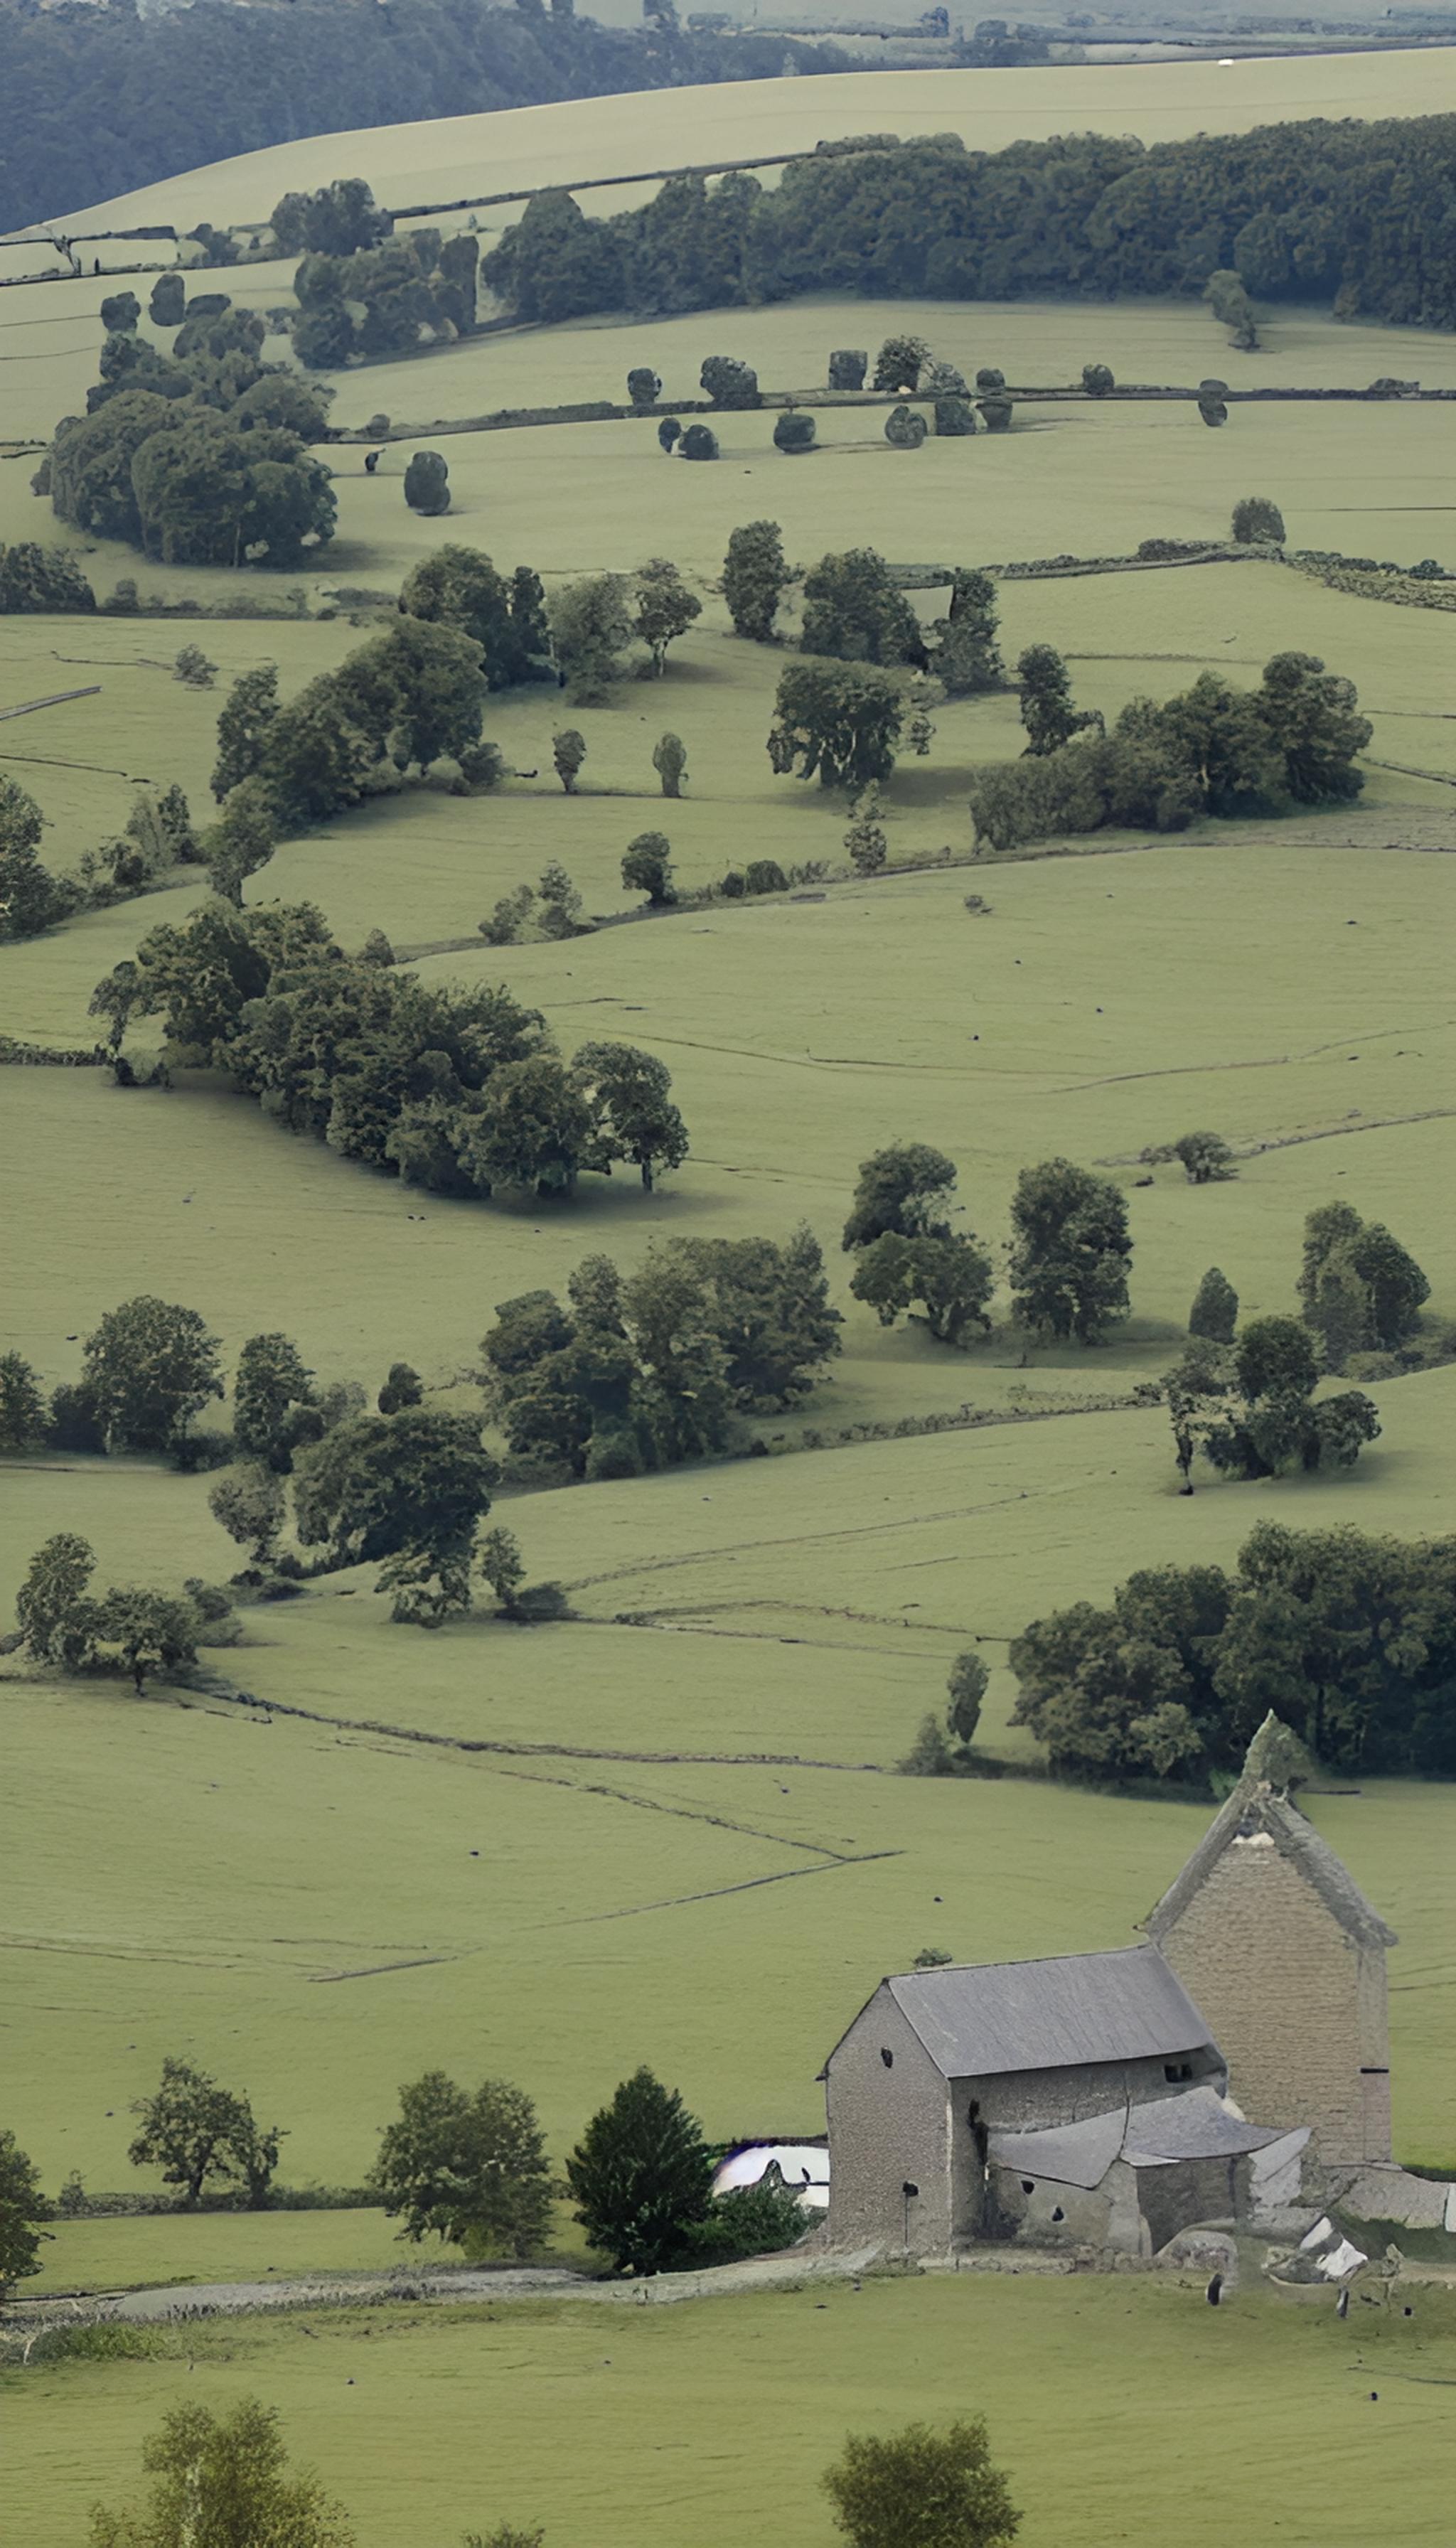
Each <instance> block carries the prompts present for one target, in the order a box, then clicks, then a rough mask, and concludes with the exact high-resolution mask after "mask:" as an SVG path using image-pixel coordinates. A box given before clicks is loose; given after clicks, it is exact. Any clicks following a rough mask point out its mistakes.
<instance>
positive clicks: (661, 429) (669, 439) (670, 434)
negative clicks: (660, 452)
mask: <svg viewBox="0 0 1456 2548" xmlns="http://www.w3.org/2000/svg"><path fill="white" fill-rule="evenodd" d="M657 438H658V440H659V442H660V443H661V444H662V447H663V449H664V451H666V452H667V453H668V454H669V455H670V456H671V454H672V449H673V445H674V443H675V442H681V441H682V439H683V427H682V425H681V424H680V423H679V421H678V418H677V417H676V416H675V415H665V416H664V417H663V420H662V422H661V424H660V425H659V426H658V429H657Z"/></svg>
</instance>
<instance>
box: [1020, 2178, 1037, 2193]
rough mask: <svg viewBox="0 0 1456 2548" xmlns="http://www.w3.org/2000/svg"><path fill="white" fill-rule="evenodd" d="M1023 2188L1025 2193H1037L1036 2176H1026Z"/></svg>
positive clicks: (1022, 2183) (1022, 2184) (1023, 2179)
mask: <svg viewBox="0 0 1456 2548" xmlns="http://www.w3.org/2000/svg"><path fill="white" fill-rule="evenodd" d="M1021 2190H1022V2192H1023V2194H1035V2193H1036V2191H1037V2180H1036V2178H1035V2177H1034V2176H1024V2177H1023V2178H1022V2181H1021Z"/></svg>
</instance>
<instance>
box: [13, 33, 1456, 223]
mask: <svg viewBox="0 0 1456 2548" xmlns="http://www.w3.org/2000/svg"><path fill="white" fill-rule="evenodd" d="M1453 96H1456V47H1452V48H1450V49H1446V50H1438V51H1437V50H1431V51H1421V52H1418V53H1417V52H1401V53H1390V54H1382V55H1376V54H1368V53H1366V54H1361V53H1334V54H1324V55H1318V56H1314V57H1311V56H1308V55H1306V56H1303V57H1300V56H1292V57H1278V58H1269V59H1267V60H1246V61H1236V62H1230V63H1229V64H1221V63H1218V62H1191V63H1184V62H1172V63H1169V62H1140V63H1118V64H1114V65H1109V66H1107V67H1088V66H1085V65H1078V66H1076V67H1070V68H1066V69H1056V68H1052V69H1028V70H1009V71H997V70H913V71H865V72H854V73H844V74H833V73H831V74H826V75H824V76H822V77H818V78H815V79H812V80H803V79H754V80H734V81H725V82H723V83H721V84H718V85H715V86H712V87H706V88H693V89H674V88H669V89H656V90H644V91H639V92H637V93H635V94H632V95H628V96H617V97H585V98H574V99H568V100H563V101H561V102H558V103H555V104H551V105H546V106H523V107H510V108H506V109H504V110H502V111H500V112H499V113H493V114H481V115H458V116H446V117H441V118H437V119H431V120H429V121H426V122H422V123H415V124H385V125H376V126H373V127H365V128H363V129H360V130H358V131H354V132H337V133H324V134H318V135H315V136H312V137H309V138H307V139H304V140H298V141H285V142H279V143H277V144H276V145H275V146H274V147H272V148H270V149H266V150H252V151H248V152H245V153H244V154H243V155H242V156H240V157H238V158H233V159H220V160H218V161H216V162H215V163H214V164H213V165H211V166H209V167H200V168H193V169H189V170H188V171H187V172H186V173H185V174H183V175H180V176H172V177H167V178H163V179H161V180H159V181H158V182H157V183H156V184H154V185H149V186H142V187H138V188H137V189H136V190H135V191H134V192H132V193H130V194H124V195H114V196H112V197H110V198H108V199H107V200H106V201H104V202H100V203H95V204H91V205H89V206H86V207H85V208H83V209H72V210H63V209H62V208H61V207H60V206H59V205H56V206H54V207H48V208H47V218H49V219H51V220H53V221H54V222H56V223H59V224H60V225H61V226H63V227H68V228H80V227H86V228H93V227H94V228H98V229H99V228H103V227H126V226H131V225H136V224H141V223H147V222H167V223H170V224H171V225H172V226H173V227H176V228H177V229H178V230H185V229H187V228H190V227H192V226H193V225H194V224H195V223H197V222H199V221H208V222H212V223H213V224H215V225H216V226H218V227H226V226H227V225H228V224H231V223H246V222H252V221H258V222H262V221H264V220H266V218H267V216H268V213H269V211H270V209H271V207H272V206H273V205H274V204H275V203H276V202H277V201H278V199H279V197H280V196H282V195H284V194H286V193H288V192H290V191H291V190H303V191H307V190H310V189H312V188H316V187H318V186H322V185H326V184H327V183H328V182H329V181H330V179H331V178H333V177H335V176H336V175H337V174H338V172H339V170H340V169H341V168H346V169H348V170H349V171H350V172H351V173H352V174H357V175H358V176H361V177H364V178H367V180H368V182H369V184H370V185H371V186H372V187H373V189H374V193H375V196H376V198H377V199H378V201H379V202H381V203H383V204H386V205H388V206H390V207H391V208H392V209H396V208H402V207H404V206H407V205H410V204H443V203H446V202H449V201H451V200H453V199H454V198H456V197H461V196H468V195H472V194H482V193H503V192H504V191H505V189H506V188H507V187H510V186H514V185H518V186H519V187H520V188H521V189H522V190H523V191H532V190H539V189H540V188H542V187H546V186H560V185H570V184H571V183H573V182H574V181H579V180H585V179H588V178H598V179H599V178H602V177H611V176H617V175H620V176H622V177H623V178H624V179H626V180H628V181H630V179H631V178H632V177H633V176H634V175H635V174H636V173H637V172H643V173H644V174H645V173H647V172H651V171H653V170H658V169H663V168H668V167H677V166H682V165H683V163H684V162H702V161H707V160H712V159H716V158H722V159H727V158H735V157H748V156H754V155H767V154H769V153H772V152H775V151H779V150H781V151H783V152H784V153H785V155H787V154H791V153H793V152H795V151H802V150H811V149H812V148H813V147H814V144H815V143H816V141H820V140H835V139H842V138H844V137H847V136H849V135H851V134H857V133H859V134H863V133H867V132H870V131H874V130H878V129H884V130H887V131H892V132H895V133H897V134H899V135H900V136H901V137H903V138H907V139H908V138H910V137H913V136H915V135H918V134H929V133H951V132H954V133H958V134H959V135H960V136H961V137H962V139H963V140H964V141H965V142H966V143H967V144H969V145H970V146H971V147H972V148H974V149H979V150H989V149H1000V148H1003V147H1004V146H1005V145H1006V144H1007V143H1008V142H1012V141H1020V140H1044V139H1047V138H1049V137H1051V136H1052V135H1054V134H1059V133H1072V132H1088V131H1093V132H1099V133H1111V134H1136V135H1137V136H1138V138H1139V139H1141V140H1144V141H1149V142H1152V141H1170V140H1178V139H1181V138H1183V137H1187V136H1190V135H1193V134H1198V133H1207V134H1220V133H1244V132H1248V131H1250V130H1251V129H1252V128H1253V127H1254V126H1256V125H1261V124H1273V123H1278V122H1281V121H1284V120H1286V119H1292V118H1305V117H1310V116H1321V117H1327V118H1328V119H1330V120H1331V121H1339V120H1341V119H1344V118H1348V117H1358V118H1360V119H1361V120H1367V119H1375V118H1380V117H1385V116H1417V115H1429V114H1430V113H1431V112H1432V111H1438V110H1439V106H1440V102H1441V100H1442V99H1443V98H1451V97H1453ZM633 200H635V190H634V189H632V188H631V187H630V184H627V185H624V187H623V188H622V190H621V192H620V194H618V193H617V192H616V191H615V190H613V191H610V192H607V193H604V194H603V195H601V196H600V197H598V198H597V200H596V201H595V203H594V204H593V205H592V210H593V211H595V212H607V211H615V210H617V209H619V207H620V206H621V205H622V204H624V203H627V202H630V201H633Z"/></svg>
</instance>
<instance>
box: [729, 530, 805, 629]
mask: <svg viewBox="0 0 1456 2548" xmlns="http://www.w3.org/2000/svg"><path fill="white" fill-rule="evenodd" d="M791 581H792V578H791V576H790V574H789V569H788V564H787V561H786V559H785V557H784V554H783V541H782V538H781V536H780V533H779V529H778V524H777V523H776V522H745V523H744V524H743V525H742V527H741V528H740V529H738V530H736V531H733V532H730V534H729V539H728V554H727V556H726V557H725V558H724V560H723V598H724V600H725V601H726V602H727V604H728V613H729V617H730V618H731V619H732V621H733V625H734V628H735V629H736V630H737V632H738V635H739V636H740V637H751V638H754V639H756V640H757V642H758V643H759V644H760V645H767V643H768V641H769V639H770V638H771V637H772V636H773V634H774V617H775V614H776V612H777V609H778V604H779V602H780V600H781V599H782V597H783V592H784V589H785V587H786V586H787V585H788V584H789V583H791Z"/></svg>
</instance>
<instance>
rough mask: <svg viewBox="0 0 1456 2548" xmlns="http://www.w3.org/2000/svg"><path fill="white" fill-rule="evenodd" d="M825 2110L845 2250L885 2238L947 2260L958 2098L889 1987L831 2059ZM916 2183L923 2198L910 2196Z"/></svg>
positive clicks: (836, 2229)
mask: <svg viewBox="0 0 1456 2548" xmlns="http://www.w3.org/2000/svg"><path fill="white" fill-rule="evenodd" d="M886 2052H888V2053H889V2055H890V2059H889V2061H888V2062H886V2061H885V2060H884V2059H883V2057H882V2055H883V2054H884V2053H886ZM825 2103H826V2105H827V2107H828V2112H829V2137H830V2147H831V2149H832V2152H833V2167H832V2170H831V2174H830V2181H829V2234H830V2237H831V2239H832V2240H833V2242H834V2243H835V2245H836V2246H847V2247H849V2246H862V2245H865V2244H866V2243H867V2242H868V2241H870V2240H871V2239H877V2240H878V2241H879V2242H880V2243H881V2244H882V2245H884V2246H886V2247H890V2248H895V2249H899V2248H902V2247H906V2246H908V2247H909V2248H910V2249H911V2250H912V2252H913V2253H915V2254H916V2255H923V2256H932V2255H944V2254H945V2252H946V2251H947V2249H948V2248H949V2247H950V2245H951V2233H952V2222H951V2147H950V2099H949V2094H948V2090H947V2086H946V2081H945V2079H944V2078H943V2077H942V2075H941V2073H940V2071H939V2070H938V2069H937V2068H936V2065H935V2063H934V2062H933V2061H932V2059H931V2057H930V2054H929V2053H928V2052H927V2051H926V2049H925V2047H924V2045H923V2044H922V2043H921V2041H920V2038H919V2036H918V2035H917V2034H916V2033H915V2030H914V2028H913V2027H912V2026H911V2025H910V2023H909V2021H908V2020H907V2019H906V2018H905V2017H904V2016H903V2015H902V2014H901V2012H900V2010H899V2009H898V2008H897V2006H896V2005H895V2001H894V1999H893V1997H892V1996H891V1994H890V1992H889V1991H888V1990H887V1989H886V1988H885V1986H884V1984H883V1983H881V1985H880V1987H879V1989H878V1990H877V1991H876V1992H875V1994H874V1997H873V1998H872V1999H871V2000H870V2002H869V2004H868V2006H867V2008H865V2009H863V2010H862V2011H861V2014H860V2016H859V2017H858V2018H857V2019H856V2021H855V2023H854V2025H853V2026H852V2027H851V2029H850V2032H849V2034H848V2035H847V2036H846V2037H845V2039H844V2042H843V2043H842V2044H841V2045H840V2046H839V2047H838V2048H837V2049H836V2050H835V2051H834V2052H833V2053H831V2055H830V2058H829V2064H828V2068H827V2070H826V2072H825ZM967 2138H968V2136H967ZM907 2184H910V2185H914V2186H915V2187H916V2188H917V2189H918V2191H917V2192H916V2193H915V2194H913V2195H907V2194H906V2193H905V2191H904V2188H905V2186H906V2185H907Z"/></svg>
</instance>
